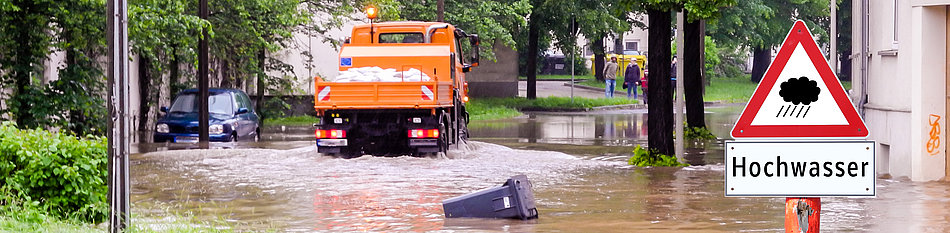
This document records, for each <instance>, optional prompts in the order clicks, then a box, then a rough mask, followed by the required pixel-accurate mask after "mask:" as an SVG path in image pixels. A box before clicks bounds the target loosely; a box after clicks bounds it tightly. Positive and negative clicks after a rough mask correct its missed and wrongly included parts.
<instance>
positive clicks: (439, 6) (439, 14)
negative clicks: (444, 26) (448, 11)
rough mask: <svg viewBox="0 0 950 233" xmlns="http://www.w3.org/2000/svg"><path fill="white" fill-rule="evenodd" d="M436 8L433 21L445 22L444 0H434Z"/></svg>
mask: <svg viewBox="0 0 950 233" xmlns="http://www.w3.org/2000/svg"><path fill="white" fill-rule="evenodd" d="M436 8H437V10H438V12H436V13H437V15H436V19H435V21H439V22H445V0H438V2H436Z"/></svg>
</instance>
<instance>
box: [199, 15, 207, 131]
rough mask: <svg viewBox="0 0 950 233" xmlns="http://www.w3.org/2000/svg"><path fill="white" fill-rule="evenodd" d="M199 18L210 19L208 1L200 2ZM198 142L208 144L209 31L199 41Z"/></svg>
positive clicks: (203, 31) (203, 32)
mask: <svg viewBox="0 0 950 233" xmlns="http://www.w3.org/2000/svg"><path fill="white" fill-rule="evenodd" d="M198 17H200V18H201V19H204V20H207V19H208V0H200V1H199V2H198ZM198 142H200V143H201V144H202V145H207V143H208V29H206V28H204V29H201V39H200V40H198Z"/></svg>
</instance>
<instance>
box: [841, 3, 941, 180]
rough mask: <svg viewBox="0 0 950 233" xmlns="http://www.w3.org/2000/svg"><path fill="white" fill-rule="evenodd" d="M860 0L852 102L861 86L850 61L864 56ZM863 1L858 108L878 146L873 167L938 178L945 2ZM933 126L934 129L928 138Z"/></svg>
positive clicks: (919, 177)
mask: <svg viewBox="0 0 950 233" xmlns="http://www.w3.org/2000/svg"><path fill="white" fill-rule="evenodd" d="M863 2H864V0H855V1H853V2H852V3H853V6H854V11H853V17H852V19H853V24H852V25H853V30H852V31H853V32H854V34H853V36H852V39H853V44H854V51H855V54H853V56H855V58H856V59H855V62H856V64H855V66H854V67H853V70H852V74H853V76H852V77H857V78H855V81H854V83H853V87H854V92H853V93H854V94H852V98H853V99H854V100H855V102H858V101H860V99H861V98H860V93H861V92H862V89H863V88H862V82H863V81H862V80H861V78H860V77H861V69H862V67H861V65H860V60H859V59H858V58H860V57H861V56H862V55H864V54H861V45H862V37H863V36H864V35H862V31H861V27H862V23H864V22H862V20H863V18H864V17H863V15H862V13H863V12H862V10H861V9H862V4H863ZM868 2H870V4H869V5H868V11H869V17H868V18H869V22H867V25H868V29H869V30H868V35H867V38H868V48H867V52H868V54H866V55H867V56H868V66H867V69H868V76H867V82H866V84H865V85H866V87H867V88H866V93H867V103H865V104H864V105H863V109H862V110H863V111H864V119H865V122H866V123H867V124H868V127H869V130H870V133H871V134H870V139H871V140H875V141H877V142H878V143H879V146H878V147H877V148H878V151H877V161H878V162H877V164H878V167H877V172H878V173H879V174H890V175H892V176H895V177H909V178H911V179H913V180H917V181H925V180H935V179H940V178H943V177H944V176H945V175H946V174H945V170H946V142H947V140H946V135H947V134H946V117H947V116H946V113H947V109H946V106H947V98H946V96H947V92H946V89H947V85H946V84H947V81H946V80H947V65H946V64H947V7H946V5H950V1H934V0H927V1H923V0H911V1H908V0H899V1H892V0H868ZM895 4H896V6H895ZM895 9H896V11H895ZM895 27H896V30H895ZM895 35H896V39H895ZM931 114H933V115H931ZM938 117H939V120H938V121H933V120H934V119H937V118H938ZM932 122H933V123H935V124H933V125H932V124H931V123H932ZM938 124H939V126H936V125H938ZM934 129H936V130H939V131H940V133H938V134H936V135H933V136H934V137H932V135H931V132H932V130H934ZM934 138H939V139H934ZM934 140H936V141H937V142H940V146H939V147H938V148H932V149H929V150H928V148H927V145H928V144H927V143H928V142H934Z"/></svg>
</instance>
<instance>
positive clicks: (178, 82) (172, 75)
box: [168, 45, 186, 95]
mask: <svg viewBox="0 0 950 233" xmlns="http://www.w3.org/2000/svg"><path fill="white" fill-rule="evenodd" d="M169 57H171V60H170V61H169V62H168V79H169V80H171V82H170V84H169V93H172V94H173V95H174V94H178V92H179V91H181V90H182V87H183V86H185V83H186V80H184V79H182V78H181V71H180V70H179V69H180V67H178V66H179V61H178V47H177V45H173V46H172V54H171V56H169Z"/></svg>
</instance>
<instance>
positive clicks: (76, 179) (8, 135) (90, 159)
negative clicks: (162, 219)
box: [0, 122, 109, 223]
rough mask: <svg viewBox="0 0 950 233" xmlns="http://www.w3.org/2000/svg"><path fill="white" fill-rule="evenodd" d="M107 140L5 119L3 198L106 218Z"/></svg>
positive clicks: (0, 139) (0, 148)
mask: <svg viewBox="0 0 950 233" xmlns="http://www.w3.org/2000/svg"><path fill="white" fill-rule="evenodd" d="M107 163H108V158H107V153H106V139H105V138H102V137H91V136H88V137H84V138H78V137H75V136H71V135H68V134H54V133H50V132H48V131H45V130H20V129H17V128H16V124H14V123H12V122H2V123H0V181H2V183H0V193H2V194H3V195H0V198H3V199H4V200H0V203H2V204H3V205H11V204H13V205H15V204H26V205H34V206H37V207H40V208H43V209H47V210H48V211H49V212H50V213H51V214H54V215H57V216H60V217H66V218H73V219H77V220H81V221H86V222H93V223H99V222H102V221H104V220H106V216H107V215H108V211H109V205H108V202H107V200H108V199H107V197H106V195H107V192H108V187H107V186H106V180H107V179H108V170H107V168H108V165H107Z"/></svg>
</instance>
